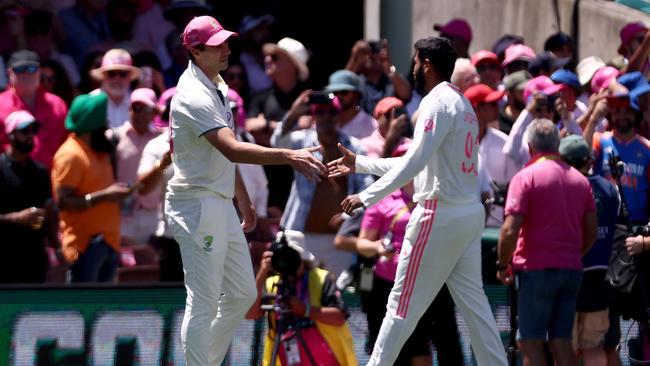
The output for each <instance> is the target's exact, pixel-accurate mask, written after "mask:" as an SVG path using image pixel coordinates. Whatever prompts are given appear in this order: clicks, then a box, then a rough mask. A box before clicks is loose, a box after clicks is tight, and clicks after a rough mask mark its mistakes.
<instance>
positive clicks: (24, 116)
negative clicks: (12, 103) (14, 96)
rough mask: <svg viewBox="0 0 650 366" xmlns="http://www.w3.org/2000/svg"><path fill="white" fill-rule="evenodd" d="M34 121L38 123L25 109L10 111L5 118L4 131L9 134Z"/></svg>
mask: <svg viewBox="0 0 650 366" xmlns="http://www.w3.org/2000/svg"><path fill="white" fill-rule="evenodd" d="M34 123H36V124H38V121H37V120H36V118H35V117H34V116H33V115H32V114H31V113H29V112H27V111H25V110H19V111H14V112H11V113H10V114H9V115H8V116H7V118H5V133H6V134H7V135H9V134H10V133H12V132H14V131H15V130H22V129H23V128H26V127H27V126H29V125H31V124H34Z"/></svg>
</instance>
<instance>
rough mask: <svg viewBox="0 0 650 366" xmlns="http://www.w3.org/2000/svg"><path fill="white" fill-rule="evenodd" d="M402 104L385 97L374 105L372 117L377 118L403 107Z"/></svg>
mask: <svg viewBox="0 0 650 366" xmlns="http://www.w3.org/2000/svg"><path fill="white" fill-rule="evenodd" d="M403 106H404V102H402V101H401V100H400V99H397V98H395V97H386V98H383V99H382V100H380V101H379V102H378V103H377V105H375V110H374V111H373V113H372V116H373V117H375V118H379V117H380V116H381V115H383V114H386V113H388V112H389V111H390V110H391V109H393V108H399V107H403Z"/></svg>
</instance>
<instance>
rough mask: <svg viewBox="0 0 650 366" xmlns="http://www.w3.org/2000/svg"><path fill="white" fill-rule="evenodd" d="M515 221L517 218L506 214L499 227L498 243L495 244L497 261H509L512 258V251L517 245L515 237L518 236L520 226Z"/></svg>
mask: <svg viewBox="0 0 650 366" xmlns="http://www.w3.org/2000/svg"><path fill="white" fill-rule="evenodd" d="M516 221H519V220H516V219H515V218H513V217H511V216H507V217H506V220H505V222H504V223H503V226H502V227H501V233H500V234H499V243H498V244H497V259H498V260H499V263H502V264H506V263H510V260H511V259H512V253H514V251H515V248H516V246H517V238H518V237H519V229H520V227H519V226H518V225H516Z"/></svg>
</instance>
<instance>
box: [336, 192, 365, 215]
mask: <svg viewBox="0 0 650 366" xmlns="http://www.w3.org/2000/svg"><path fill="white" fill-rule="evenodd" d="M359 207H363V202H361V200H360V199H359V195H357V194H353V195H351V196H347V197H345V199H344V200H343V202H341V208H342V209H343V212H345V213H346V214H348V215H350V216H352V213H353V211H354V210H356V209H357V208H359Z"/></svg>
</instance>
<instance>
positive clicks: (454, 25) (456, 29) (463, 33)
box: [433, 18, 472, 42]
mask: <svg viewBox="0 0 650 366" xmlns="http://www.w3.org/2000/svg"><path fill="white" fill-rule="evenodd" d="M433 29H434V30H437V31H438V32H440V33H445V34H448V35H450V36H454V37H457V38H460V39H463V40H465V42H471V41H472V27H470V26H469V23H467V21H466V20H465V19H460V18H456V19H452V20H450V21H449V22H448V23H447V24H444V25H443V24H434V25H433Z"/></svg>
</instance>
